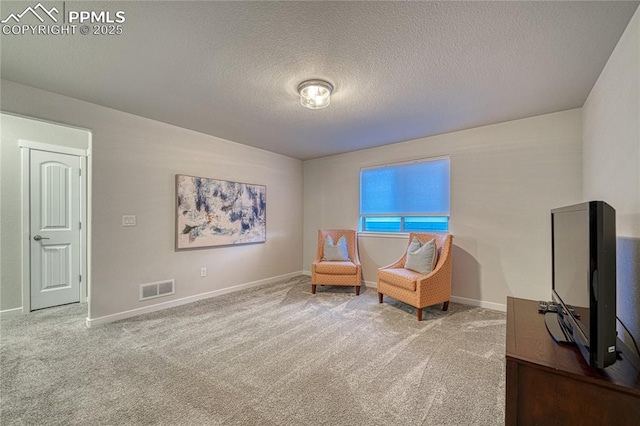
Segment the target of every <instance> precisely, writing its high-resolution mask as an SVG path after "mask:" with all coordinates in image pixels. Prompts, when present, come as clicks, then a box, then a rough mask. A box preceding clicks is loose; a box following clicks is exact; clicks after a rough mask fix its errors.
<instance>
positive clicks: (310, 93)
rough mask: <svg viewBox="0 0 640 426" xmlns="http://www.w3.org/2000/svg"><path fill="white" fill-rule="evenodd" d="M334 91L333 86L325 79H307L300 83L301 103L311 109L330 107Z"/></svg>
mask: <svg viewBox="0 0 640 426" xmlns="http://www.w3.org/2000/svg"><path fill="white" fill-rule="evenodd" d="M332 92H333V86H332V85H331V83H329V82H326V81H324V80H307V81H303V82H302V83H300V84H299V85H298V93H300V105H302V106H303V107H305V108H309V109H320V108H326V107H328V106H329V104H330V103H331V93H332Z"/></svg>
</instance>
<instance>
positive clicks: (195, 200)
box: [176, 175, 267, 250]
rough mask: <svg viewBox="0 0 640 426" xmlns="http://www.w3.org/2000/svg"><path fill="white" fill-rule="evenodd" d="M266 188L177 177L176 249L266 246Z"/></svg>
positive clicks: (185, 176) (203, 178) (182, 176)
mask: <svg viewBox="0 0 640 426" xmlns="http://www.w3.org/2000/svg"><path fill="white" fill-rule="evenodd" d="M266 237H267V187H266V186H264V185H252V184H248V183H240V182H229V181H226V180H217V179H210V178H205V177H196V176H187V175H176V250H184V249H194V248H204V247H215V246H224V245H231V244H248V243H263V242H265V241H266Z"/></svg>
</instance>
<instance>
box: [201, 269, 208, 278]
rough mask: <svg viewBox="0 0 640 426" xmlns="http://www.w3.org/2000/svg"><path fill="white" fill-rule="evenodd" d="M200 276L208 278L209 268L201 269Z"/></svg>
mask: <svg viewBox="0 0 640 426" xmlns="http://www.w3.org/2000/svg"><path fill="white" fill-rule="evenodd" d="M200 276H201V277H203V278H204V277H206V276H207V268H200Z"/></svg>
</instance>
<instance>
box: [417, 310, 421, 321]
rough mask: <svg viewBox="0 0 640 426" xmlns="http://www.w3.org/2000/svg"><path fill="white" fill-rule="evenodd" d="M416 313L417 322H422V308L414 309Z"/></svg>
mask: <svg viewBox="0 0 640 426" xmlns="http://www.w3.org/2000/svg"><path fill="white" fill-rule="evenodd" d="M416 311H417V313H418V321H422V308H416Z"/></svg>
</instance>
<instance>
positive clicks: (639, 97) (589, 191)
mask: <svg viewBox="0 0 640 426" xmlns="http://www.w3.org/2000/svg"><path fill="white" fill-rule="evenodd" d="M582 121H583V133H584V163H583V186H584V198H585V199H593V200H595V199H598V200H604V201H606V202H607V203H609V204H611V205H612V206H613V207H614V208H615V209H616V228H617V233H618V244H617V260H618V263H617V278H618V279H617V285H618V288H617V290H618V291H617V294H618V298H617V312H618V316H619V317H620V319H621V320H622V321H623V322H624V323H625V324H626V326H627V327H628V328H630V329H631V330H632V332H633V333H634V334H635V338H636V340H638V339H639V338H640V9H639V10H636V13H635V15H634V16H633V18H632V19H631V21H630V22H629V25H628V26H627V28H626V30H625V32H624V34H623V35H622V37H621V38H620V41H618V45H617V46H616V48H615V50H614V51H613V53H612V54H611V57H610V58H609V60H608V62H607V64H606V66H605V68H604V69H603V71H602V73H601V74H600V77H599V78H598V81H597V82H596V84H595V86H594V87H593V89H592V90H591V93H590V94H589V97H588V98H587V101H586V102H585V104H584V108H583V120H582ZM618 332H619V335H620V336H622V337H623V338H624V339H625V340H626V341H627V342H628V343H631V340H630V339H629V338H628V337H627V335H626V333H625V331H624V329H623V328H622V327H619V329H618Z"/></svg>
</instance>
